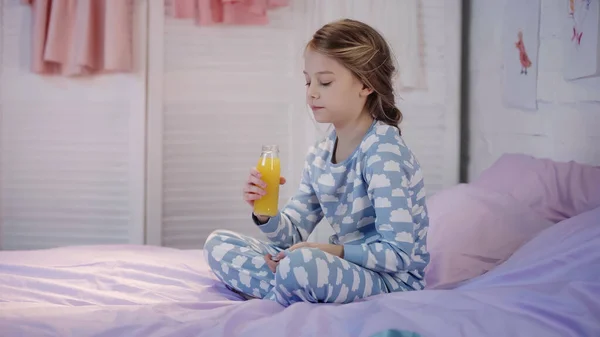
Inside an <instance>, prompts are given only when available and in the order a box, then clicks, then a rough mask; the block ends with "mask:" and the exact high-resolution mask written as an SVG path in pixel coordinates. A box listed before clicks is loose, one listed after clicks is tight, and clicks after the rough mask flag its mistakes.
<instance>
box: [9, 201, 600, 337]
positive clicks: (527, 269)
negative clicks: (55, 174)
mask: <svg viewBox="0 0 600 337" xmlns="http://www.w3.org/2000/svg"><path fill="white" fill-rule="evenodd" d="M598 247H600V210H596V211H595V213H594V212H588V213H586V214H583V215H581V216H578V217H577V219H575V218H572V219H569V220H566V221H563V222H561V223H558V224H556V225H554V226H552V227H551V228H549V229H547V230H545V231H544V232H542V233H541V234H540V235H538V236H537V237H536V238H534V239H533V240H532V241H530V242H529V243H527V244H526V245H525V246H523V247H521V249H519V250H518V251H517V252H516V253H515V254H514V255H513V256H512V257H511V258H510V259H509V260H508V261H506V262H505V263H503V264H502V265H500V266H499V267H497V268H496V269H494V270H492V271H490V272H488V273H486V274H484V275H482V276H480V277H477V278H475V279H471V280H469V281H467V282H466V283H464V284H461V285H459V286H458V287H456V288H455V289H449V290H423V291H414V292H406V293H394V294H384V295H378V296H372V297H369V298H367V299H365V300H362V301H358V302H354V303H350V304H345V305H337V304H311V303H297V304H294V305H292V306H290V307H288V308H284V307H282V306H280V305H278V304H277V303H275V302H271V301H266V300H244V299H242V298H241V297H240V296H238V295H236V294H235V293H233V292H231V291H230V290H228V289H227V288H225V287H224V286H223V285H222V284H221V283H219V282H218V281H217V279H216V278H215V277H214V276H213V275H212V274H211V273H210V271H209V269H208V268H207V264H206V263H205V260H204V258H203V251H202V250H180V249H172V248H165V247H153V246H136V245H108V246H80V247H62V248H54V249H45V250H34V251H4V252H0V336H28V337H36V336H78V337H84V336H95V337H116V336H129V337H136V336H144V337H148V336H177V337H185V336H211V337H213V336H228V337H235V336H256V337H264V336H289V337H294V336H365V337H373V336H422V337H425V336H444V337H448V336H468V337H470V336H473V337H475V336H477V337H480V336H497V337H502V336H510V337H519V336H523V337H532V336H544V337H553V336H556V337H568V336H578V337H579V336H589V337H594V336H600V249H599V248H598Z"/></svg>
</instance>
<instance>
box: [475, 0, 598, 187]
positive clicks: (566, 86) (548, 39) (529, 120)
mask: <svg viewBox="0 0 600 337" xmlns="http://www.w3.org/2000/svg"><path fill="white" fill-rule="evenodd" d="M469 3H470V7H471V8H470V15H469V18H470V20H471V22H470V34H469V50H470V52H469V62H470V64H469V68H468V81H469V82H468V83H469V84H468V89H469V93H468V97H469V99H468V103H469V106H468V109H469V110H468V111H469V118H468V119H469V120H470V121H469V132H468V135H469V143H470V144H469V157H470V158H469V178H470V179H473V178H474V177H476V176H477V175H479V174H480V173H481V171H482V170H484V169H485V168H487V167H489V166H490V165H491V164H492V163H493V162H494V161H495V160H496V159H497V158H498V157H499V156H500V155H501V154H502V153H506V152H522V153H527V154H531V155H535V156H540V157H547V158H552V159H555V160H559V161H568V160H575V161H578V162H582V163H590V164H596V165H600V146H598V145H599V144H600V133H598V130H600V78H591V79H585V80H578V81H576V82H566V81H565V80H563V78H562V73H561V71H562V65H563V43H564V34H565V32H567V33H568V31H565V30H564V29H563V25H562V23H563V22H565V18H566V8H567V3H566V1H559V0H554V1H550V0H544V1H542V2H541V3H542V8H541V22H540V48H539V73H538V89H537V96H538V110H537V111H535V112H531V111H520V110H517V109H508V108H504V107H503V106H502V101H501V97H502V80H501V78H502V58H501V56H502V49H501V46H502V43H501V41H502V25H503V21H502V18H503V11H504V4H505V1H469Z"/></svg>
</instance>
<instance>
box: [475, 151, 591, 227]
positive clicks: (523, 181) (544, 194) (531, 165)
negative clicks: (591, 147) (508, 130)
mask: <svg viewBox="0 0 600 337" xmlns="http://www.w3.org/2000/svg"><path fill="white" fill-rule="evenodd" d="M472 184H473V185H475V186H479V187H483V188H486V189H489V190H493V191H496V192H499V193H504V194H508V195H511V196H512V197H514V198H515V199H517V200H519V201H521V202H523V203H524V204H525V205H528V206H529V207H531V208H532V209H533V210H534V211H536V212H537V213H539V214H540V215H541V216H543V217H544V218H546V219H549V220H551V221H553V222H555V223H556V222H559V221H562V220H565V219H568V218H571V217H574V216H576V215H578V214H581V213H583V212H586V211H589V210H592V209H594V208H597V207H600V167H599V166H591V165H584V164H579V163H576V162H574V161H570V162H556V161H552V160H550V159H539V158H534V157H532V156H529V155H524V154H504V155H502V156H501V157H500V158H499V159H498V160H497V161H496V162H495V163H494V164H492V166H491V167H490V168H488V169H487V170H485V171H484V172H482V174H481V175H480V176H479V177H478V178H477V179H475V180H474V181H473V182H472Z"/></svg>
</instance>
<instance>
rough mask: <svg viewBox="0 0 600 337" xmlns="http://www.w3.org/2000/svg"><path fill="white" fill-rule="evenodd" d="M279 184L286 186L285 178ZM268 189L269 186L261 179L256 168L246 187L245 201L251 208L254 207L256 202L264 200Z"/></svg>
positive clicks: (252, 171)
mask: <svg viewBox="0 0 600 337" xmlns="http://www.w3.org/2000/svg"><path fill="white" fill-rule="evenodd" d="M279 184H281V185H283V184H285V178H284V177H280V178H279ZM266 187H267V184H266V183H265V182H264V181H263V180H262V179H261V177H260V172H258V170H257V169H256V168H252V169H251V170H250V175H249V176H248V180H247V181H246V184H245V185H244V201H245V202H246V203H247V204H248V205H250V207H254V201H255V200H258V199H260V198H262V197H263V195H265V194H266V193H267V192H266V191H265V188H266Z"/></svg>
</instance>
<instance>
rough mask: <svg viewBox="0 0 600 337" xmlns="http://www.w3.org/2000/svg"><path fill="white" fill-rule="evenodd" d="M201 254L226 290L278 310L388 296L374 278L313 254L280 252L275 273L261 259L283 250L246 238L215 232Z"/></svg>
mask: <svg viewBox="0 0 600 337" xmlns="http://www.w3.org/2000/svg"><path fill="white" fill-rule="evenodd" d="M204 249H205V258H206V259H207V262H208V264H209V266H210V268H211V269H212V271H213V273H214V274H215V275H216V276H217V277H218V278H219V279H220V280H221V281H222V282H224V283H225V284H226V285H228V286H229V287H231V288H233V289H234V290H236V291H238V292H241V293H243V294H246V295H249V296H251V297H256V298H261V299H268V300H273V301H276V302H278V303H279V304H281V305H283V306H289V305H291V304H293V303H295V302H312V303H348V302H352V301H354V300H357V299H361V298H365V297H368V296H371V295H377V294H380V293H387V292H388V288H387V286H386V284H385V282H384V280H383V278H382V276H381V275H380V274H378V273H376V272H373V271H371V270H368V269H365V268H363V267H361V266H358V265H356V264H353V263H350V262H348V261H346V260H344V259H342V258H339V257H337V256H334V255H331V254H329V253H325V252H323V251H322V250H320V249H317V248H300V249H295V250H293V251H291V252H290V251H286V256H285V257H284V258H283V259H281V261H280V262H279V265H278V266H277V269H276V272H275V273H273V272H272V271H271V270H270V269H269V267H268V266H267V263H266V262H265V260H264V256H265V255H266V254H271V255H273V256H275V255H276V254H277V253H279V252H281V251H282V250H283V249H281V248H278V247H276V246H275V245H272V244H268V243H265V242H262V241H259V240H256V239H254V238H252V237H248V236H244V235H240V234H237V233H234V232H230V231H223V230H218V231H215V232H213V233H212V234H211V235H210V236H209V237H208V239H207V240H206V243H205V245H204Z"/></svg>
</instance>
